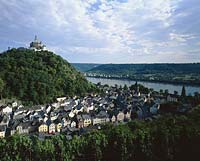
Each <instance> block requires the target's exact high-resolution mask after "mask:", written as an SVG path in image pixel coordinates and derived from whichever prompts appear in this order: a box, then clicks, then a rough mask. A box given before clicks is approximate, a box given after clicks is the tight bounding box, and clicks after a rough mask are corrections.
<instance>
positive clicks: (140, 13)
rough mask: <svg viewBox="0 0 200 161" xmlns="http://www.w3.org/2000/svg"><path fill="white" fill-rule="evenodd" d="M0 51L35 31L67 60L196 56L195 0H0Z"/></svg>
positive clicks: (199, 4) (23, 42) (198, 8)
mask: <svg viewBox="0 0 200 161" xmlns="http://www.w3.org/2000/svg"><path fill="white" fill-rule="evenodd" d="M0 15H1V16H0V51H5V50H6V49H7V48H8V46H10V47H20V46H25V47H28V46H29V43H30V42H31V41H32V40H33V38H34V35H38V37H39V39H40V40H41V41H42V42H43V43H44V44H45V45H46V46H47V48H48V49H49V50H52V51H54V52H56V53H57V54H59V55H61V56H62V57H63V58H65V59H67V60H68V61H69V62H79V63H80V62H81V63H163V62H167V63H169V62H173V63H177V62H181V63H188V62H200V18H199V16H200V1H199V0H1V1H0Z"/></svg>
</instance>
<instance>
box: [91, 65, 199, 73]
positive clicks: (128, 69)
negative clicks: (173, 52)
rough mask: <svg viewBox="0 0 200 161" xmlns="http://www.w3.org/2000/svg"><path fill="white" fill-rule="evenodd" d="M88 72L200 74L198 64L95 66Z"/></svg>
mask: <svg viewBox="0 0 200 161" xmlns="http://www.w3.org/2000/svg"><path fill="white" fill-rule="evenodd" d="M89 72H101V73H107V74H110V73H113V72H115V73H119V74H124V73H132V74H142V73H146V74H148V73H160V72H173V73H198V74H199V73H200V63H194V64H105V65H100V66H97V67H95V68H93V69H91V70H89Z"/></svg>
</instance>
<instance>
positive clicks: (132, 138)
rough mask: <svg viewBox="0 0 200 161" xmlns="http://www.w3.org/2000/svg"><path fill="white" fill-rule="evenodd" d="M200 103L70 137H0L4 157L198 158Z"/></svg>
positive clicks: (81, 160) (34, 160)
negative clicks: (184, 111)
mask: <svg viewBox="0 0 200 161" xmlns="http://www.w3.org/2000/svg"><path fill="white" fill-rule="evenodd" d="M199 118H200V107H199V108H195V109H194V110H193V111H191V112H190V113H188V114H186V115H174V116H173V115H167V116H163V117H161V118H159V119H157V120H154V121H152V122H143V121H132V122H129V123H127V124H125V125H118V126H115V125H112V124H107V125H105V126H104V127H103V129H102V130H101V131H93V132H90V133H87V134H84V135H82V136H76V135H75V136H74V137H73V138H72V140H68V139H67V138H66V136H65V135H59V136H52V137H51V138H47V139H44V140H41V139H38V137H36V136H31V137H27V136H19V135H14V136H12V137H7V138H3V139H0V149H1V153H0V158H1V160H2V161H16V160H26V161H42V160H47V161H48V160H51V161H57V160H59V161H88V160H89V161H112V160H114V161H133V160H138V161H188V160H192V161H196V160H199V153H200V126H199V125H200V119H199Z"/></svg>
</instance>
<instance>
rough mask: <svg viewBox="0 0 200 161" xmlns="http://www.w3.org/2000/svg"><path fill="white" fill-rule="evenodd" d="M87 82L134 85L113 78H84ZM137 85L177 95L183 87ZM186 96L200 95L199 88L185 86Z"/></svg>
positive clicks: (175, 85)
mask: <svg viewBox="0 0 200 161" xmlns="http://www.w3.org/2000/svg"><path fill="white" fill-rule="evenodd" d="M86 78H87V80H89V81H90V82H92V83H95V84H97V83H99V82H101V84H108V85H111V86H114V85H115V84H117V85H121V86H124V85H125V84H126V85H127V86H131V85H133V84H135V82H136V81H135V80H129V79H115V78H96V77H86ZM137 82H138V83H139V84H142V85H143V86H145V87H147V88H152V89H154V90H155V91H158V92H159V91H160V90H163V91H164V90H168V91H169V93H174V91H177V92H178V94H181V90H182V87H183V85H182V84H169V83H160V82H159V83H158V82H157V83H156V82H148V81H137ZM185 89H186V94H187V95H194V94H195V92H199V93H200V87H199V86H192V85H185Z"/></svg>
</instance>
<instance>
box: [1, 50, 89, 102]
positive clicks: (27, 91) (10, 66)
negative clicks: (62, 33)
mask: <svg viewBox="0 0 200 161" xmlns="http://www.w3.org/2000/svg"><path fill="white" fill-rule="evenodd" d="M0 79H2V80H3V82H4V88H3V91H2V96H3V98H13V97H14V98H17V99H19V100H22V101H24V102H28V103H33V104H42V103H48V102H50V101H52V100H53V99H55V98H56V97H58V96H63V95H75V94H84V93H86V92H87V91H89V90H91V89H92V85H91V84H89V83H88V82H87V80H86V79H85V78H84V76H82V75H81V74H80V73H79V72H78V71H76V70H75V68H74V67H72V66H71V65H70V64H69V63H68V62H67V61H66V60H64V59H62V58H61V57H60V56H58V55H56V54H54V53H53V52H49V51H37V52H35V51H32V50H28V49H23V50H19V49H12V50H9V51H7V52H4V53H1V54H0Z"/></svg>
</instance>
